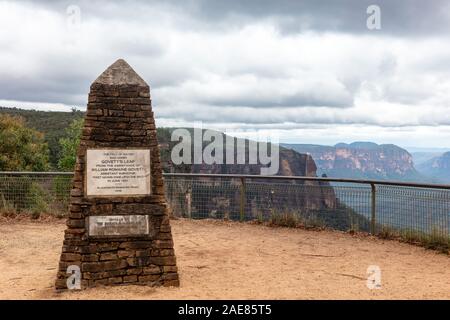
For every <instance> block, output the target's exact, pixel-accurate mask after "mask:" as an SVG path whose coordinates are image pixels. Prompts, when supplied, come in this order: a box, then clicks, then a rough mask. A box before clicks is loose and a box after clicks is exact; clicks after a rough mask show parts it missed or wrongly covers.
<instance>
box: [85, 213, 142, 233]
mask: <svg viewBox="0 0 450 320" xmlns="http://www.w3.org/2000/svg"><path fill="white" fill-rule="evenodd" d="M149 225H150V224H149V216H148V215H126V216H125V215H116V216H89V217H88V226H89V229H88V230H89V236H93V237H102V236H124V237H126V236H145V235H149V234H150V228H149Z"/></svg>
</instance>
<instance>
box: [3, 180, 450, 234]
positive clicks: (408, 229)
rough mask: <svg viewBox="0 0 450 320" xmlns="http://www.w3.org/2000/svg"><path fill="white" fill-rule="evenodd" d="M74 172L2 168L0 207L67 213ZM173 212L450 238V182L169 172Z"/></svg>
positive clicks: (185, 214)
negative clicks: (438, 183) (442, 183)
mask: <svg viewBox="0 0 450 320" xmlns="http://www.w3.org/2000/svg"><path fill="white" fill-rule="evenodd" d="M71 178H72V173H62V172H0V211H1V212H9V211H25V212H46V211H47V212H51V213H56V214H59V215H64V214H65V213H66V211H67V206H68V203H69V200H70V199H69V192H70V188H71ZM164 179H165V187H166V197H167V200H168V202H169V205H170V207H171V209H172V212H173V215H174V216H178V217H188V218H214V219H232V220H240V221H244V220H245V221H248V220H259V221H269V222H271V223H274V224H279V225H292V226H293V225H303V226H305V227H326V228H332V229H337V230H343V231H349V230H354V231H365V232H370V233H372V234H378V235H382V236H401V237H403V238H407V239H408V240H411V241H423V240H427V241H434V240H436V241H447V243H450V242H449V239H450V185H436V184H423V183H406V182H395V181H377V180H355V179H338V178H318V177H284V176H254V175H225V174H187V173H186V174H184V173H166V174H164Z"/></svg>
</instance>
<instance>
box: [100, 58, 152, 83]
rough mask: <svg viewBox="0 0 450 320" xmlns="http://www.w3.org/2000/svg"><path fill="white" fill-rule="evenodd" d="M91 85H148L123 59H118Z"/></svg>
mask: <svg viewBox="0 0 450 320" xmlns="http://www.w3.org/2000/svg"><path fill="white" fill-rule="evenodd" d="M93 84H106V85H124V84H126V85H135V86H145V87H148V84H147V83H146V82H145V81H144V80H143V79H142V78H141V77H140V76H139V75H138V74H137V73H136V71H134V70H133V68H132V67H131V66H130V65H129V64H128V63H127V62H126V61H125V60H123V59H119V60H117V61H116V62H114V63H113V64H112V65H110V66H109V67H108V69H106V70H105V71H104V72H103V73H102V74H101V75H100V76H99V77H98V78H97V79H96V80H95V81H94V83H93Z"/></svg>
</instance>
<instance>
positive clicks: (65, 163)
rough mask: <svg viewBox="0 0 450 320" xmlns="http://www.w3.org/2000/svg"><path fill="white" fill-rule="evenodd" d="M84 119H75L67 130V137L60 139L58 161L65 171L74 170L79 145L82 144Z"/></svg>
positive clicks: (59, 166)
mask: <svg viewBox="0 0 450 320" xmlns="http://www.w3.org/2000/svg"><path fill="white" fill-rule="evenodd" d="M83 124H84V120H83V119H82V118H81V119H76V120H73V121H72V123H71V124H70V126H69V127H68V128H67V129H66V130H65V137H64V138H61V139H59V145H60V148H61V155H60V159H59V161H58V168H59V169H60V170H63V171H73V169H74V168H75V161H76V156H77V149H78V145H79V144H80V137H81V131H82V130H83Z"/></svg>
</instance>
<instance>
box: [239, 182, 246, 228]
mask: <svg viewBox="0 0 450 320" xmlns="http://www.w3.org/2000/svg"><path fill="white" fill-rule="evenodd" d="M245 191H246V190H245V178H244V177H241V201H240V208H239V217H240V220H241V221H244V218H245V202H246V201H245V200H246V199H245Z"/></svg>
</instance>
